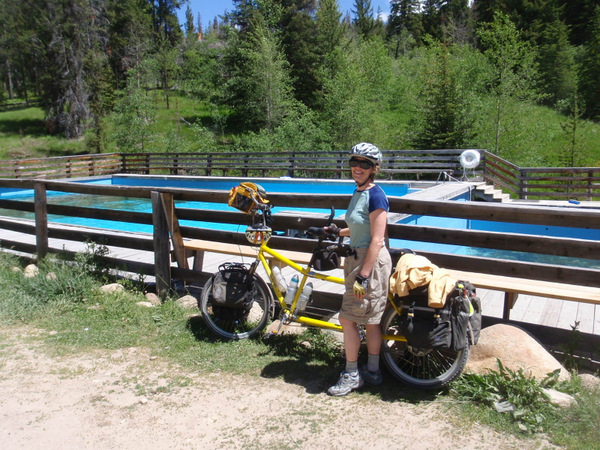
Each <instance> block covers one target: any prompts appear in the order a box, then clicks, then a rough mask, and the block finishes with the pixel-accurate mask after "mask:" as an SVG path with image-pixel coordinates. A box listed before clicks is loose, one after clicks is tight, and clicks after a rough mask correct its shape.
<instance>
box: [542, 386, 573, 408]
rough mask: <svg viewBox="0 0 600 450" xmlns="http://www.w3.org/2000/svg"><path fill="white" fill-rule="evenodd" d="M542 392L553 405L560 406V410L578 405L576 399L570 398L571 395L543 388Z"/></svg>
mask: <svg viewBox="0 0 600 450" xmlns="http://www.w3.org/2000/svg"><path fill="white" fill-rule="evenodd" d="M542 390H543V391H544V393H545V394H546V395H547V396H548V398H549V399H550V403H552V404H553V405H554V406H558V407H560V408H568V407H570V406H573V405H576V404H577V400H575V398H574V397H572V396H570V395H569V394H565V393H564V392H559V391H555V390H554V389H546V388H542Z"/></svg>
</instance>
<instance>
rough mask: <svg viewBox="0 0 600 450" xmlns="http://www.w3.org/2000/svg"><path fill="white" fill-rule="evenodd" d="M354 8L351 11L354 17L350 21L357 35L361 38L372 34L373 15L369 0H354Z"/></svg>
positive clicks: (373, 28) (373, 25) (373, 26)
mask: <svg viewBox="0 0 600 450" xmlns="http://www.w3.org/2000/svg"><path fill="white" fill-rule="evenodd" d="M354 8H355V9H353V10H352V13H353V14H354V19H353V20H352V23H353V25H354V27H355V28H356V30H357V31H358V34H359V36H361V37H362V38H363V39H367V38H369V37H370V36H372V35H373V34H374V31H375V18H374V16H373V7H372V6H371V0H354Z"/></svg>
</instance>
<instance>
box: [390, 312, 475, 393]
mask: <svg viewBox="0 0 600 450" xmlns="http://www.w3.org/2000/svg"><path fill="white" fill-rule="evenodd" d="M381 331H382V333H383V334H384V335H401V334H402V333H401V331H400V317H399V316H398V313H397V312H396V309H395V308H388V309H387V310H386V311H385V313H384V314H383V317H382V319H381ZM382 345H383V347H382V361H383V364H384V365H385V367H386V368H387V369H388V371H389V372H390V373H391V374H392V376H393V377H394V378H396V379H397V380H398V381H400V382H402V383H404V384H407V385H409V386H413V387H417V388H420V389H439V388H442V387H444V386H446V385H447V384H449V383H450V382H451V381H453V380H454V379H456V378H457V377H458V376H459V375H460V374H461V372H462V371H463V369H464V368H465V365H466V364H467V359H468V358H469V344H468V342H467V346H466V347H465V348H464V349H461V350H458V351H456V350H451V349H431V348H416V347H411V346H410V345H408V343H406V342H403V341H394V340H384V341H383V344H382Z"/></svg>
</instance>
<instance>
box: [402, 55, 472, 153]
mask: <svg viewBox="0 0 600 450" xmlns="http://www.w3.org/2000/svg"><path fill="white" fill-rule="evenodd" d="M430 54H431V56H430V63H429V65H428V66H427V67H426V68H425V72H424V74H423V78H424V80H425V83H424V84H423V87H422V89H421V95H420V96H419V103H420V110H421V111H420V116H419V117H418V119H417V120H416V121H415V129H416V130H417V131H416V133H415V137H414V139H413V143H414V145H415V146H416V148H422V149H446V148H463V147H464V146H465V145H466V144H468V143H469V142H470V140H471V139H472V137H473V136H472V131H471V130H472V125H473V120H472V117H471V115H470V113H469V110H468V105H467V103H466V100H465V99H466V97H467V96H466V95H465V93H464V92H462V91H461V89H460V88H459V83H458V77H457V74H456V73H455V71H454V69H453V68H452V63H451V58H452V56H451V54H450V51H449V49H448V46H446V45H439V44H438V45H436V46H434V47H432V49H431V50H430Z"/></svg>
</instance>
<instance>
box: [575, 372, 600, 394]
mask: <svg viewBox="0 0 600 450" xmlns="http://www.w3.org/2000/svg"><path fill="white" fill-rule="evenodd" d="M579 376H580V377H581V385H582V386H583V387H585V388H586V389H590V390H594V389H600V378H598V377H595V376H594V375H592V374H591V373H582V374H579Z"/></svg>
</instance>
